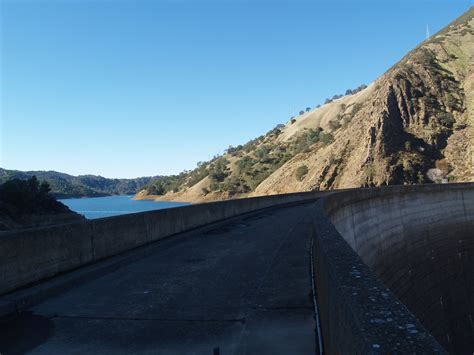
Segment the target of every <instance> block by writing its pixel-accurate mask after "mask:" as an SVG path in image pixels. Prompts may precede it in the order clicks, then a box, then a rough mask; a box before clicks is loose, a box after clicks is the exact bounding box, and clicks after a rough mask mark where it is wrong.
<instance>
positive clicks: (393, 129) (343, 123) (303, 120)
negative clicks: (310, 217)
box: [139, 8, 474, 201]
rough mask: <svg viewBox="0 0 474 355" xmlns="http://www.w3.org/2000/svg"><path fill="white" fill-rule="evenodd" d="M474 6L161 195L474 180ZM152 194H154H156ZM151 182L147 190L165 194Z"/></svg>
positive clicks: (216, 195) (208, 196)
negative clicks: (354, 85)
mask: <svg viewBox="0 0 474 355" xmlns="http://www.w3.org/2000/svg"><path fill="white" fill-rule="evenodd" d="M473 126H474V8H471V9H470V10H469V11H467V12H466V13H465V14H464V15H463V16H461V17H460V18H459V19H457V20H456V21H454V22H453V23H451V24H450V25H449V26H448V27H446V28H445V29H443V30H442V31H440V32H439V33H437V34H436V35H434V36H432V37H431V38H430V39H428V40H426V41H424V42H422V43H421V44H420V45H419V46H418V47H416V48H415V49H414V50H412V51H411V52H410V53H408V54H407V55H406V56H405V57H404V58H402V59H401V60H400V61H399V62H398V63H397V64H396V65H394V66H393V67H392V68H390V69H389V70H388V71H387V72H386V73H385V74H384V75H382V76H381V77H380V78H378V79H377V80H376V81H375V82H374V83H372V84H370V85H369V86H368V87H367V88H365V89H364V90H362V91H360V92H357V93H356V94H351V95H346V96H344V97H342V98H339V99H336V100H334V101H332V102H330V103H327V104H325V105H323V106H322V107H319V108H317V109H315V110H312V111H309V112H305V113H304V114H302V115H300V116H299V117H297V118H296V119H292V120H290V121H289V122H288V123H287V124H286V125H284V126H282V127H278V128H276V129H274V130H272V131H270V132H269V133H268V134H266V135H265V136H261V137H259V138H257V139H256V140H254V141H251V142H249V143H247V144H246V145H243V146H239V147H237V148H232V149H229V150H228V151H227V153H226V154H225V155H223V156H221V157H217V158H216V159H214V160H212V161H210V162H207V163H203V164H201V165H200V166H199V167H198V169H196V170H195V171H193V172H190V173H187V174H185V175H183V176H181V178H180V180H177V181H178V183H176V181H175V184H174V185H173V188H172V189H168V190H166V189H164V192H165V194H164V196H160V197H159V198H160V199H174V200H182V201H206V200H213V199H221V198H232V197H239V196H248V195H267V194H275V193H285V192H294V191H310V190H318V189H321V190H323V189H334V188H346V187H361V186H379V185H385V184H416V183H427V182H443V181H444V182H446V181H453V182H461V181H472V180H473V155H474V154H473V149H472V146H473V139H474V136H473ZM150 195H151V196H150ZM155 197H156V196H153V194H152V193H151V192H150V191H148V190H147V191H143V192H142V193H141V194H140V195H139V198H155Z"/></svg>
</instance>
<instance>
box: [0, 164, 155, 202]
mask: <svg viewBox="0 0 474 355" xmlns="http://www.w3.org/2000/svg"><path fill="white" fill-rule="evenodd" d="M32 176H36V177H37V178H38V180H40V181H46V182H48V184H49V186H50V187H51V194H52V195H53V196H55V197H56V198H71V197H98V196H108V195H132V194H135V193H136V192H137V191H139V190H140V189H141V188H143V186H145V185H147V184H148V183H150V181H151V180H152V179H155V178H156V177H141V178H136V179H107V178H104V177H102V176H96V175H80V176H72V175H68V174H64V173H59V172H56V171H18V170H6V169H2V168H0V184H1V183H4V182H6V181H8V180H11V179H15V178H17V179H22V180H25V179H28V178H30V177H32Z"/></svg>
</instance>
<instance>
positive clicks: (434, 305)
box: [0, 184, 474, 354]
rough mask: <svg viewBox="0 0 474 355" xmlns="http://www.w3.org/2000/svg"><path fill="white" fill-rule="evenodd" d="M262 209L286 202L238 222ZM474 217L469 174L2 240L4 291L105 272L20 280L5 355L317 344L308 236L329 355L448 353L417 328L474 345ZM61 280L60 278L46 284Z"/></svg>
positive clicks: (2, 332) (449, 343)
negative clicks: (456, 179)
mask: <svg viewBox="0 0 474 355" xmlns="http://www.w3.org/2000/svg"><path fill="white" fill-rule="evenodd" d="M320 196H322V197H323V198H321V199H320V200H318V201H317V202H315V198H316V197H320ZM310 201H311V202H310ZM300 202H306V204H303V205H299V204H298V203H300ZM288 204H290V205H291V207H289V205H288ZM285 205H286V207H285V208H281V207H282V206H285ZM270 206H280V207H278V208H275V209H272V210H263V211H260V212H254V213H251V214H247V215H244V216H240V215H241V214H243V213H249V212H251V211H258V210H261V209H262V208H266V207H270ZM305 215H306V216H307V217H304V216H305ZM234 216H240V217H236V218H234V219H229V218H231V217H234ZM473 216H474V185H473V184H457V185H431V186H411V187H387V188H379V189H360V190H350V191H344V192H335V193H329V194H328V193H306V194H293V195H282V196H270V197H264V198H255V199H246V200H236V201H226V202H219V203H211V204H203V205H195V206H187V207H182V208H176V209H170V210H161V211H154V212H145V213H139V214H134V215H127V216H120V217H111V218H106V219H101V220H94V221H90V222H87V223H76V224H68V225H63V226H58V227H54V228H44V229H38V230H32V231H26V232H22V233H19V234H12V235H5V236H2V237H1V238H0V253H1V254H0V255H2V259H1V260H2V262H1V264H0V272H1V275H2V279H0V289H2V290H3V291H5V290H12V289H14V288H16V287H20V286H24V285H25V284H27V283H29V282H35V281H38V280H42V279H44V278H47V277H51V276H54V275H57V274H60V273H63V272H64V271H67V270H71V269H76V268H78V267H80V266H83V265H89V266H87V268H90V269H92V270H93V269H96V268H97V269H99V270H102V271H100V272H99V271H97V272H94V271H89V272H85V271H84V270H85V269H87V268H81V269H79V270H76V271H73V272H70V273H69V274H67V275H62V276H60V277H59V278H55V279H53V280H50V281H48V282H44V283H42V284H40V285H37V286H35V287H34V288H32V290H33V291H32V292H34V290H37V289H39V288H41V292H39V293H40V294H42V296H40V297H36V298H34V301H33V300H32V299H30V301H29V302H27V303H24V302H23V300H25V299H26V298H25V297H24V295H23V296H18V294H20V293H22V292H23V293H28V292H29V290H24V291H21V292H15V293H11V294H10V295H6V296H4V297H2V299H0V310H1V309H7V310H8V309H11V307H12V304H13V305H16V306H17V307H19V306H21V307H20V308H21V310H22V312H21V313H20V314H19V315H18V316H16V317H12V318H9V319H2V320H0V323H1V324H2V326H1V329H0V337H3V338H0V346H3V349H2V348H0V352H2V350H5V349H6V350H8V351H13V352H15V351H19V352H22V351H33V352H34V353H52V352H53V353H54V352H56V353H58V352H59V353H64V352H67V353H75V352H76V353H81V354H82V353H107V352H108V353H116V352H120V351H125V352H128V353H130V352H132V353H143V352H144V353H147V352H150V353H156V352H158V353H169V352H171V353H189V352H191V353H210V352H211V351H212V348H213V347H215V346H219V347H220V349H221V351H222V353H228V352H233V353H258V352H261V353H278V352H280V353H305V352H312V351H314V343H315V337H314V333H313V328H314V325H315V324H314V322H313V321H312V320H311V315H312V307H311V303H310V300H311V299H312V298H313V297H311V296H312V295H311V292H310V285H309V280H310V277H309V275H310V274H309V264H310V263H309V261H308V259H309V258H308V253H307V251H308V248H309V245H310V244H309V241H310V239H311V236H313V241H314V244H313V248H312V250H313V255H314V266H315V268H314V271H315V280H314V281H315V283H316V290H317V297H316V299H317V303H318V306H319V307H318V310H319V314H320V321H321V325H322V335H323V338H324V346H325V350H326V353H361V354H362V353H364V354H365V353H367V354H368V353H387V352H395V353H413V352H417V353H444V349H443V347H442V346H441V345H440V344H439V343H438V342H437V341H436V340H435V338H434V337H433V336H432V334H431V333H430V332H428V331H427V330H426V328H428V329H429V330H430V331H431V332H432V333H433V334H434V335H435V336H436V337H437V339H438V340H439V342H441V343H442V344H443V345H444V347H445V348H446V349H448V350H449V351H451V352H455V353H464V352H466V353H468V352H469V351H470V352H471V353H472V347H471V344H472V339H473V337H474V336H473V335H474V334H473V332H472V304H473V285H474V280H473V277H474V276H473V273H472V270H473V269H474V265H473V251H474V245H473V234H472V233H473V230H474V228H473V227H474V222H473ZM217 221H220V222H219V223H218V224H217V225H216V224H215V225H209V223H213V222H217ZM199 226H207V227H203V228H201V229H200V230H196V229H195V228H197V227H199ZM190 230H191V231H190ZM185 231H188V232H186V233H183V232H185ZM171 235H174V237H173V238H169V239H166V240H162V239H163V238H165V237H168V236H171ZM16 238H18V239H16ZM155 241H159V242H158V243H153V242H155ZM140 246H143V247H142V248H140ZM117 254H120V255H119V256H115V257H113V258H110V256H112V255H117ZM105 258H108V259H107V260H105V261H104V259H105ZM98 260H102V261H101V262H97V261H98ZM114 260H119V262H117V264H116V265H117V266H116V267H114V266H113V265H114ZM94 263H95V264H94ZM105 264H108V265H109V266H107V265H105ZM101 265H102V266H101ZM104 265H105V266H104ZM111 265H112V266H111ZM74 275H76V277H75V276H74ZM66 277H67V278H69V281H67V282H66V283H67V284H68V285H69V286H67V287H65V288H63V289H61V287H60V286H58V285H54V284H53V283H54V282H56V283H58V281H57V280H58V279H61V278H66ZM75 279H76V281H74V280H75ZM9 283H11V284H9ZM48 284H53V285H52V286H45V285H48ZM71 285H76V287H75V288H72V289H71ZM45 290H46V291H45ZM54 293H56V294H57V296H56V297H51V295H52V294H54ZM16 297H19V298H16ZM22 297H23V298H22ZM400 300H401V301H403V302H404V303H401V302H400ZM5 301H7V302H5ZM405 304H406V305H405ZM407 306H408V308H409V309H408V308H407ZM420 321H421V322H420ZM39 329H41V331H39ZM448 335H449V339H448ZM310 343H311V345H310ZM8 351H6V353H8ZM4 352H5V351H3V352H2V353H4Z"/></svg>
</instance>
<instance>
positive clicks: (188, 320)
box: [50, 314, 247, 324]
mask: <svg viewBox="0 0 474 355" xmlns="http://www.w3.org/2000/svg"><path fill="white" fill-rule="evenodd" d="M50 319H91V320H124V321H158V322H217V323H219V322H224V323H225V322H228V323H241V324H245V323H246V322H247V319H246V318H230V319H185V318H183V319H179V318H151V317H150V318H141V317H107V316H72V315H58V314H55V315H52V316H51V317H50Z"/></svg>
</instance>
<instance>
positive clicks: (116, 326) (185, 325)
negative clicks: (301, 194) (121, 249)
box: [0, 204, 315, 355]
mask: <svg viewBox="0 0 474 355" xmlns="http://www.w3.org/2000/svg"><path fill="white" fill-rule="evenodd" d="M312 211H313V204H305V205H299V206H294V207H286V208H281V209H271V210H265V211H261V212H257V213H255V214H252V215H246V216H242V217H241V218H239V219H234V220H231V221H228V222H226V223H224V224H221V225H217V226H210V227H207V228H204V229H201V230H197V231H194V232H189V233H185V234H182V235H180V236H175V237H173V238H170V239H167V240H163V241H160V242H158V243H155V244H153V245H149V246H148V247H147V248H146V249H147V255H146V256H144V257H143V258H139V259H137V260H132V261H130V262H128V263H122V264H121V265H120V267H119V268H117V269H115V270H112V271H109V272H106V273H105V274H103V275H98V276H96V277H93V278H90V279H87V280H83V283H82V284H79V285H77V286H76V287H75V288H72V289H70V290H68V291H65V292H62V293H60V294H59V295H57V296H55V297H51V298H48V299H46V300H43V301H42V302H40V303H39V304H37V305H35V306H33V307H31V308H29V309H27V310H25V311H24V312H22V313H21V314H20V315H19V316H11V317H9V318H3V319H1V320H0V353H2V355H4V354H15V353H24V352H28V353H31V354H81V355H82V354H117V353H118V354H120V353H126V354H131V353H150V354H212V353H213V350H214V349H215V348H217V347H218V348H219V350H220V353H221V354H231V353H236V354H245V353H247V354H258V353H262V354H269V353H271V354H311V353H314V352H315V333H314V327H315V321H314V318H313V308H312V298H311V280H310V273H309V256H308V250H309V245H310V244H309V243H310V237H311V233H310V229H311V223H310V221H311V219H310V213H311V212H312ZM135 252H137V251H135ZM99 264H100V263H99ZM72 274H74V272H73V273H72Z"/></svg>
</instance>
